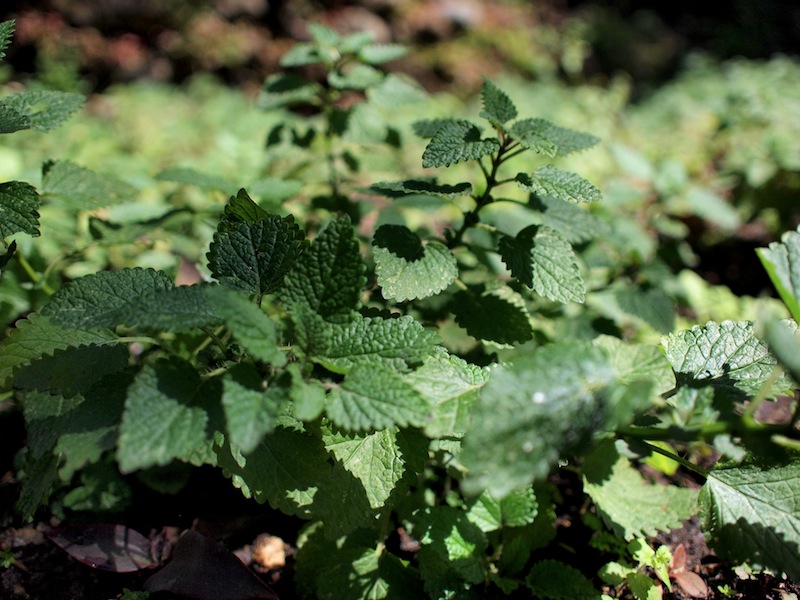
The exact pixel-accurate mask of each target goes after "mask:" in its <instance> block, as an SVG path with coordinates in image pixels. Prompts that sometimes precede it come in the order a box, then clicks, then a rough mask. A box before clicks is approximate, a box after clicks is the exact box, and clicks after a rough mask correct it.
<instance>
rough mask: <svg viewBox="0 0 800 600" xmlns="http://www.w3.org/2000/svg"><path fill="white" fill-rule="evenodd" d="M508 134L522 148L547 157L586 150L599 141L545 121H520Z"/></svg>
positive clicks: (591, 136) (588, 135) (585, 134)
mask: <svg viewBox="0 0 800 600" xmlns="http://www.w3.org/2000/svg"><path fill="white" fill-rule="evenodd" d="M508 132H509V133H510V134H511V137H512V138H514V139H515V140H517V141H518V142H519V143H520V144H522V145H523V146H524V147H526V148H530V149H531V150H534V151H535V152H541V153H543V154H547V155H548V156H556V155H560V156H564V155H566V154H571V153H572V152H580V151H581V150H587V149H588V148H591V147H592V146H594V145H595V144H597V143H598V142H599V141H600V140H599V139H598V138H596V137H595V136H593V135H591V134H588V133H583V132H581V131H574V130H572V129H567V128H566V127H559V126H558V125H555V124H553V123H551V122H550V121H546V120H545V119H522V120H520V121H517V122H516V123H514V124H513V125H512V126H511V128H510V129H509V130H508Z"/></svg>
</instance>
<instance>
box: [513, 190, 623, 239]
mask: <svg viewBox="0 0 800 600" xmlns="http://www.w3.org/2000/svg"><path fill="white" fill-rule="evenodd" d="M528 204H529V206H530V207H531V208H533V209H534V210H537V211H539V213H540V214H541V215H542V224H543V225H546V226H547V227H549V228H550V229H555V230H556V231H558V232H559V233H560V234H561V235H562V236H563V237H564V239H566V240H567V241H568V242H569V243H570V244H581V243H584V242H588V241H589V240H592V239H595V238H597V237H602V236H605V235H609V234H610V233H611V228H610V227H609V226H608V223H606V222H605V221H603V220H602V219H600V218H598V217H596V216H595V215H593V214H592V213H590V212H589V211H588V210H584V209H583V208H582V207H580V206H576V205H575V204H572V203H570V202H564V201H563V200H559V199H558V198H549V197H547V196H541V197H540V196H533V195H532V196H531V198H530V200H529V202H528Z"/></svg>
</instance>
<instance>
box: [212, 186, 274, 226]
mask: <svg viewBox="0 0 800 600" xmlns="http://www.w3.org/2000/svg"><path fill="white" fill-rule="evenodd" d="M269 216H270V214H269V213H268V212H267V211H265V210H264V209H263V208H261V207H260V206H259V205H258V204H256V203H255V202H253V199H252V198H250V196H249V195H248V194H247V191H246V190H244V189H240V190H239V192H238V193H237V194H236V195H235V196H231V198H230V200H229V201H228V204H226V205H225V208H224V209H223V211H222V218H221V219H220V225H223V224H224V225H225V226H233V227H234V228H235V226H236V225H238V224H239V223H247V224H248V225H255V224H256V223H258V222H259V221H263V220H265V219H268V218H269Z"/></svg>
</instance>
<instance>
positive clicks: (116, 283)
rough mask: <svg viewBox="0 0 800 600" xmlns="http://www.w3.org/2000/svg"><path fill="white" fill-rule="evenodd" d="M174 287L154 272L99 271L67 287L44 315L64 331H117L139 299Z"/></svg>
mask: <svg viewBox="0 0 800 600" xmlns="http://www.w3.org/2000/svg"><path fill="white" fill-rule="evenodd" d="M172 287H174V284H173V283H172V280H171V279H170V278H169V276H168V275H167V274H166V273H163V272H161V271H154V270H153V269H139V268H135V269H119V270H118V271H100V272H98V273H95V274H94V275H87V276H86V277H82V278H80V279H76V280H75V281H73V282H71V283H69V284H67V285H66V286H64V287H63V288H62V289H60V290H59V291H58V292H56V293H55V294H53V296H52V297H51V298H50V302H49V303H48V304H46V305H45V306H44V307H43V308H42V310H41V313H42V314H43V315H45V316H50V317H51V318H52V319H53V321H55V322H57V323H59V324H61V325H64V326H65V327H114V326H116V325H117V324H119V322H120V321H119V319H120V314H124V312H125V309H126V308H127V309H130V308H131V307H132V306H135V304H136V302H137V301H138V298H139V297H141V296H148V295H153V294H155V293H156V292H160V291H163V290H167V289H171V288H172Z"/></svg>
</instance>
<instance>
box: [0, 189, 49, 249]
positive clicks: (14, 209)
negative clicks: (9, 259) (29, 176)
mask: <svg viewBox="0 0 800 600" xmlns="http://www.w3.org/2000/svg"><path fill="white" fill-rule="evenodd" d="M39 203H40V201H39V194H37V193H36V188H34V187H33V186H32V185H30V184H28V183H23V182H21V181H9V182H6V183H0V238H5V237H8V236H10V235H14V234H15V233H19V232H22V233H27V234H28V235H31V236H38V235H39Z"/></svg>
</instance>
